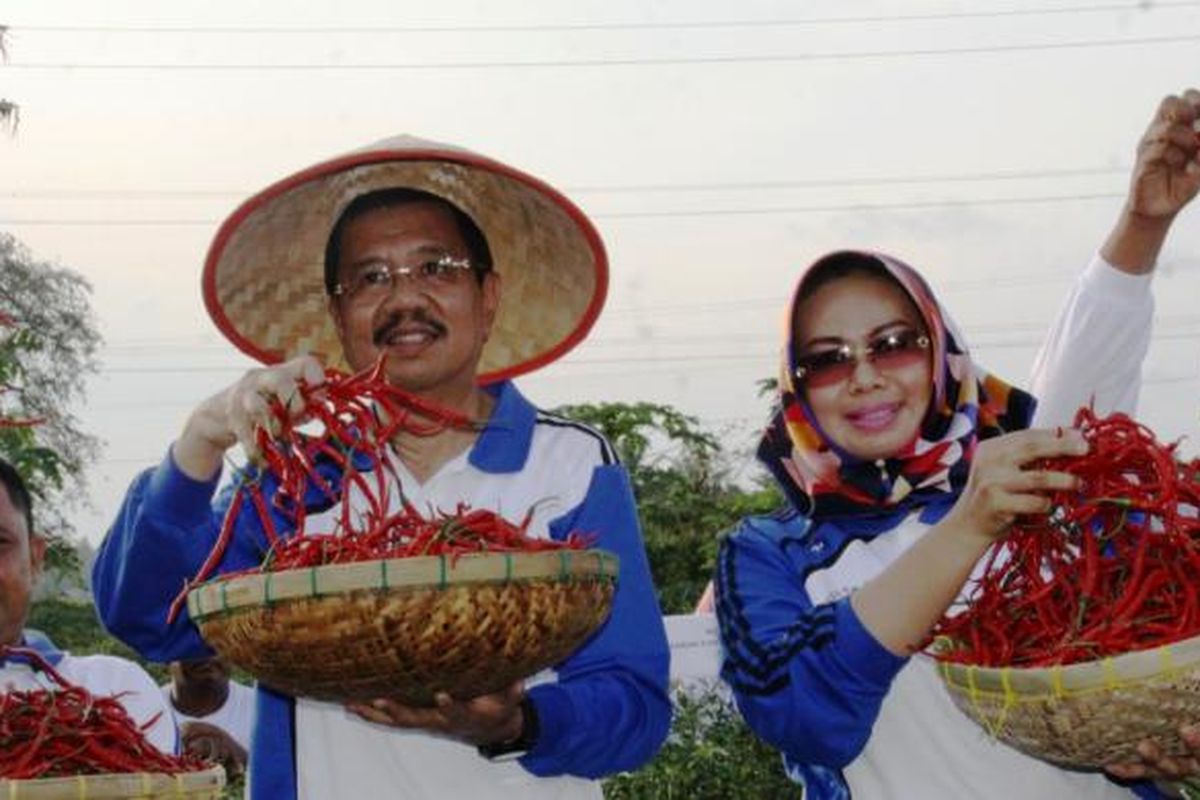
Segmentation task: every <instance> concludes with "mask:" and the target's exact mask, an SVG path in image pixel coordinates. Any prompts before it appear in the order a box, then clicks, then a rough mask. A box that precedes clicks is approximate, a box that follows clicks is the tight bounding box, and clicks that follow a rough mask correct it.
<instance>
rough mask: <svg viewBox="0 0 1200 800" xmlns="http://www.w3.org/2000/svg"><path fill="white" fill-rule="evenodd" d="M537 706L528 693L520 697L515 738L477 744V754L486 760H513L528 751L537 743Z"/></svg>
mask: <svg viewBox="0 0 1200 800" xmlns="http://www.w3.org/2000/svg"><path fill="white" fill-rule="evenodd" d="M539 727H540V726H539V725H538V713H537V706H535V705H534V704H533V701H532V700H530V699H529V695H525V696H524V697H522V698H521V732H520V733H519V734H517V738H515V739H512V740H510V741H507V742H493V743H492V744H481V745H479V748H478V749H479V755H481V756H483V757H484V758H486V759H487V760H488V761H513V760H515V759H518V758H520V757H521V756H523V755H525V754H526V753H528V752H529V751H530V750H532V749H533V746H534V744H536V743H537V738H538V732H539Z"/></svg>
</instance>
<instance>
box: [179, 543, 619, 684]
mask: <svg viewBox="0 0 1200 800" xmlns="http://www.w3.org/2000/svg"><path fill="white" fill-rule="evenodd" d="M618 569H619V562H618V559H617V557H616V556H615V555H613V554H612V553H609V552H606V551H604V550H555V551H543V552H537V553H481V554H469V555H462V556H459V557H457V558H453V557H449V556H421V557H416V558H404V559H389V560H384V561H364V562H359V563H351V564H337V565H329V566H323V567H313V568H310V569H301V570H289V571H286V572H278V573H269V572H268V573H261V574H253V575H240V576H236V577H232V578H226V579H218V580H216V581H210V582H209V583H206V584H203V585H202V586H199V587H197V588H196V589H194V590H192V591H191V592H190V593H189V594H188V611H189V612H190V614H191V617H192V619H193V620H194V621H195V622H196V624H197V625H198V626H199V628H200V632H201V634H202V635H203V636H204V638H205V640H206V641H207V642H208V643H209V644H210V645H211V646H212V647H213V648H214V649H215V650H217V651H218V652H219V653H221V654H222V655H223V656H225V657H227V658H228V659H229V660H230V661H232V662H233V663H234V664H237V665H238V666H239V667H242V668H243V669H245V670H246V671H248V672H250V673H251V674H253V675H254V676H255V677H256V678H257V679H258V680H259V681H261V682H262V683H263V684H265V685H267V686H270V687H272V688H274V689H276V690H279V691H282V692H285V693H287V694H291V695H296V696H304V697H312V698H316V699H318V700H328V701H334V702H346V701H350V700H368V699H374V698H378V697H391V698H395V699H397V700H400V701H401V702H404V703H405V704H407V705H412V706H429V705H432V704H433V697H434V694H435V693H436V692H443V691H444V692H448V693H449V694H450V695H451V696H452V697H455V698H458V699H467V698H471V697H475V696H478V695H481V694H486V693H489V692H495V691H499V690H501V689H503V688H505V687H507V686H509V685H510V684H512V683H513V682H514V681H517V680H520V679H522V678H526V677H529V676H530V675H533V674H534V673H536V672H538V671H540V670H542V669H544V668H546V667H548V666H551V665H553V664H556V663H558V662H559V661H561V660H563V659H564V658H566V657H567V656H568V655H570V654H571V653H572V652H574V651H575V650H576V649H577V648H578V647H579V646H580V645H581V644H582V643H583V642H584V640H585V639H587V637H588V636H590V635H591V634H592V632H594V631H595V630H596V629H597V628H598V627H600V625H601V624H602V623H603V622H604V620H605V619H607V617H608V613H609V609H610V606H611V604H612V596H613V592H614V590H615V583H616V578H617V572H618Z"/></svg>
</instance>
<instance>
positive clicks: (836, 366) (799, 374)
mask: <svg viewBox="0 0 1200 800" xmlns="http://www.w3.org/2000/svg"><path fill="white" fill-rule="evenodd" d="M928 349H929V335H928V334H926V333H924V332H923V331H917V330H910V329H903V330H896V331H889V332H887V333H883V334H880V335H879V336H876V337H874V338H873V339H871V340H870V341H868V342H867V344H866V347H859V346H857V345H852V344H850V343H849V342H843V343H842V344H841V345H839V346H837V347H834V348H831V349H828V350H819V351H817V352H815V353H809V354H807V355H803V356H800V357H799V358H797V359H796V361H797V366H796V372H795V375H796V379H797V380H799V381H801V382H802V383H804V384H805V385H806V386H831V385H833V384H835V383H841V382H842V381H844V380H846V379H847V378H849V377H850V375H851V374H853V372H854V369H855V367H856V366H858V362H859V360H860V359H863V358H865V359H867V360H868V361H870V362H871V363H872V364H873V365H874V366H875V368H876V369H879V370H892V369H899V368H900V367H906V366H910V365H912V364H915V363H916V362H917V361H918V360H919V359H920V358H922V357H924V352H925V351H926V350H928Z"/></svg>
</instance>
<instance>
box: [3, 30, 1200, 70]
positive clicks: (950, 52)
mask: <svg viewBox="0 0 1200 800" xmlns="http://www.w3.org/2000/svg"><path fill="white" fill-rule="evenodd" d="M1196 41H1200V34H1191V35H1174V36H1145V37H1136V38H1125V39H1081V40H1077V41H1067V42H1029V43H1025V44H998V45H977V46H971V47H949V48H919V49H914V50H860V51H851V52H841V53H836V52H831V53H799V54H792V55H770V54H761V55H733V56H679V57H667V58H578V59H542V60H530V61H445V62H441V63H429V62H424V61H413V62H391V63H383V62H377V63H358V64H334V63H324V64H314V63H291V64H284V63H281V64H248V63H243V64H238V63H226V64H218V63H208V64H204V63H194V64H180V63H159V64H146V63H142V64H138V63H125V64H122V63H85V62H25V63H23V62H12V63H9V64H8V65H7V66H6V68H7V69H20V70H98V71H108V72H130V71H147V70H161V71H164V72H200V71H211V72H259V71H271V72H281V71H296V72H359V71H384V70H422V71H433V70H470V69H530V68H568V67H642V66H689V65H719V64H794V63H804V62H813V61H855V60H869V59H887V58H918V57H926V56H957V55H975V54H984V53H1011V52H1030V51H1056V50H1079V49H1086V48H1102V47H1141V46H1145V45H1164V44H1180V43H1185V42H1196Z"/></svg>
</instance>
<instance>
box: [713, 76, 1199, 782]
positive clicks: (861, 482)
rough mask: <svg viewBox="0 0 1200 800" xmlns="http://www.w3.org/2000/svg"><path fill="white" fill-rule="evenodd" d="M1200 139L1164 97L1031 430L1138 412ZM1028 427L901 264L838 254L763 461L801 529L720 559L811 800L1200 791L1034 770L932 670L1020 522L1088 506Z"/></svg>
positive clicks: (1134, 768)
mask: <svg viewBox="0 0 1200 800" xmlns="http://www.w3.org/2000/svg"><path fill="white" fill-rule="evenodd" d="M1198 117H1200V92H1196V91H1195V90H1189V91H1188V92H1186V93H1185V94H1183V95H1182V96H1178V97H1168V98H1167V99H1166V100H1164V101H1163V103H1162V105H1161V106H1160V108H1159V110H1158V113H1157V114H1156V116H1155V119H1154V121H1153V122H1152V123H1151V125H1150V127H1149V128H1148V130H1147V132H1146V134H1145V136H1144V137H1143V139H1142V142H1141V144H1140V146H1139V152H1138V160H1137V164H1136V166H1135V169H1134V175H1133V180H1132V183H1131V188H1130V192H1129V198H1128V200H1127V202H1126V205H1125V208H1124V209H1123V211H1122V214H1121V216H1120V218H1119V220H1118V223H1117V225H1116V227H1115V228H1114V230H1113V233H1112V234H1111V235H1110V237H1109V239H1108V240H1107V241H1106V242H1105V244H1104V246H1103V247H1102V248H1101V251H1100V253H1099V255H1098V256H1097V257H1096V258H1094V259H1093V261H1092V263H1091V264H1089V265H1088V267H1087V268H1086V269H1085V271H1084V272H1083V274H1082V275H1081V277H1080V278H1079V281H1078V282H1077V284H1076V285H1075V287H1074V289H1073V290H1072V292H1071V294H1070V296H1069V297H1068V300H1067V303H1066V305H1065V307H1064V309H1063V311H1062V314H1061V315H1060V318H1059V320H1058V322H1057V323H1056V325H1055V327H1054V328H1053V329H1052V331H1051V335H1050V337H1049V339H1048V341H1047V344H1046V345H1045V346H1044V348H1043V350H1042V352H1041V353H1040V354H1039V356H1038V359H1037V361H1036V364H1035V374H1034V378H1033V384H1032V385H1033V389H1034V395H1036V396H1038V397H1040V398H1042V399H1043V401H1044V402H1043V404H1042V406H1041V412H1040V416H1038V417H1037V418H1036V424H1037V425H1039V426H1048V425H1062V424H1065V423H1069V422H1070V418H1071V415H1072V414H1073V412H1074V410H1075V409H1076V408H1078V406H1080V405H1082V404H1085V403H1087V402H1089V401H1091V402H1093V403H1094V405H1095V408H1096V410H1097V411H1098V412H1100V413H1108V412H1112V411H1117V410H1124V411H1131V410H1132V408H1133V407H1134V405H1135V404H1136V400H1137V391H1138V386H1139V384H1140V373H1141V362H1142V359H1143V357H1144V355H1145V353H1146V351H1147V349H1148V347H1149V342H1150V323H1151V317H1152V313H1153V301H1152V297H1151V295H1150V290H1149V281H1150V273H1151V272H1152V270H1153V266H1154V263H1155V260H1156V258H1157V254H1158V251H1159V248H1160V247H1161V245H1162V243H1163V241H1164V240H1165V237H1166V233H1167V230H1168V229H1169V227H1170V224H1171V222H1172V221H1173V219H1174V217H1175V215H1176V214H1177V213H1178V212H1179V211H1180V210H1181V209H1182V208H1183V207H1184V206H1185V205H1186V204H1187V203H1188V202H1189V201H1190V200H1191V199H1192V198H1193V197H1194V196H1195V195H1196V193H1197V190H1198V189H1200V156H1198V154H1197V134H1196V132H1195V130H1194V125H1195V123H1196V121H1197V118H1198ZM1034 409H1035V401H1034V398H1033V396H1031V395H1030V394H1026V393H1025V392H1023V391H1021V390H1019V389H1015V388H1013V387H1011V386H1009V385H1007V384H1006V383H1004V382H1003V381H1001V380H1000V379H998V378H996V377H995V376H993V375H991V374H989V373H988V372H987V371H986V370H984V369H983V368H982V367H980V366H979V365H978V364H976V363H975V361H974V360H973V359H972V358H971V354H970V351H969V350H968V348H967V346H966V343H965V341H964V339H963V337H962V335H961V333H960V332H959V331H958V329H957V328H956V327H955V325H954V324H953V322H952V321H951V319H950V317H949V315H948V314H947V313H946V311H945V309H944V308H943V307H942V306H941V304H940V303H938V301H937V299H936V298H935V297H934V295H933V293H932V292H931V291H930V289H929V286H928V285H927V284H926V282H925V281H924V280H923V279H922V278H921V277H920V275H919V274H918V273H917V272H916V271H915V270H913V269H912V268H911V267H909V266H907V265H906V264H904V263H902V262H901V261H899V260H898V259H895V258H892V257H890V256H887V255H883V254H879V253H870V252H859V251H842V252H837V253H833V254H830V255H828V256H825V257H824V258H822V259H820V260H818V261H817V262H816V263H815V264H813V265H812V267H810V268H809V269H808V270H807V271H806V272H805V273H804V275H803V276H802V277H801V279H800V281H799V283H798V285H797V288H796V292H795V294H794V296H793V298H792V302H791V305H790V306H789V318H788V327H787V341H786V342H785V347H784V352H783V368H782V372H781V381H780V393H779V403H778V407H777V409H776V411H775V413H774V416H773V418H772V421H771V423H770V424H769V426H768V428H767V430H766V432H765V434H764V436H763V438H762V441H761V444H760V446H759V458H760V459H761V460H762V461H763V462H764V464H766V466H767V467H768V468H769V469H770V471H771V472H772V474H773V475H774V477H775V478H776V480H777V482H778V483H779V485H780V486H781V487H782V489H783V491H784V493H785V496H786V497H787V499H788V501H789V505H788V507H787V508H785V509H784V510H782V511H781V512H779V513H777V514H775V515H773V516H770V517H756V518H749V519H746V520H744V521H743V522H742V523H741V525H740V526H739V527H738V529H737V530H736V531H735V532H734V533H733V534H732V535H731V536H730V537H728V538H727V539H726V540H725V542H724V543H723V545H722V548H721V552H720V555H719V557H718V564H717V575H716V610H717V614H718V616H719V618H720V627H721V638H722V645H723V650H724V662H723V665H722V677H723V678H724V679H725V681H726V682H728V683H729V685H730V686H731V687H732V689H733V692H734V697H735V699H736V702H737V704H738V707H739V709H740V710H741V712H742V714H743V715H744V716H745V718H746V720H747V722H748V723H749V724H750V726H751V728H753V729H754V730H755V732H756V733H758V735H759V736H761V737H762V738H763V739H765V740H766V741H768V742H770V743H771V744H773V745H774V746H775V747H777V748H779V749H780V750H781V751H782V753H783V756H784V762H785V765H786V767H787V769H788V771H789V774H790V775H791V776H792V777H793V778H794V779H795V780H797V781H798V782H800V783H802V784H803V785H804V795H805V798H806V800H826V798H848V797H855V798H871V799H872V800H875V799H876V798H912V797H921V798H939V799H940V798H946V799H947V800H949V798H955V799H957V798H964V797H972V798H992V797H995V798H1001V797H1004V798H1009V797H1021V798H1046V799H1047V800H1048V799H1049V798H1056V799H1057V798H1063V797H1088V798H1129V797H1131V796H1134V795H1138V796H1145V797H1153V796H1156V794H1155V792H1156V789H1155V786H1154V785H1153V784H1151V783H1150V782H1149V781H1146V780H1136V779H1141V778H1146V777H1177V776H1179V775H1182V774H1186V773H1190V772H1193V771H1195V769H1196V763H1195V759H1191V758H1187V759H1175V760H1172V759H1160V758H1156V757H1154V756H1155V755H1156V754H1154V753H1153V752H1151V751H1147V753H1148V756H1149V757H1147V758H1145V759H1144V760H1143V761H1142V762H1140V763H1137V764H1122V765H1111V766H1110V767H1109V768H1108V770H1107V772H1077V771H1071V770H1065V769H1062V768H1060V767H1057V766H1054V765H1051V764H1049V763H1046V762H1042V761H1039V760H1037V759H1034V758H1032V757H1029V756H1026V755H1023V754H1021V753H1019V752H1018V751H1016V750H1012V749H1009V748H1007V747H1005V746H1004V745H1001V744H999V743H997V742H995V741H993V740H991V739H989V738H988V737H987V735H986V733H985V732H984V731H983V730H982V729H979V728H977V727H976V726H975V725H974V723H972V722H970V721H969V720H968V719H967V718H966V717H965V716H964V715H963V714H961V713H960V712H959V711H958V710H957V709H955V707H954V706H953V703H952V701H951V699H950V697H949V696H948V694H947V693H946V692H945V691H944V689H942V688H941V685H940V681H939V679H938V677H937V675H936V672H935V670H934V667H933V664H932V662H931V660H930V659H929V658H927V657H924V656H921V655H916V651H917V649H918V648H919V647H920V645H921V643H922V642H923V641H925V640H926V639H927V637H928V635H929V632H930V630H931V629H932V627H933V625H934V624H935V623H936V622H937V620H938V619H939V618H940V617H941V616H942V614H943V613H944V612H945V611H946V609H947V608H948V607H949V605H950V604H951V603H952V602H953V601H954V600H955V598H956V597H957V596H958V594H959V593H960V591H961V590H962V588H963V585H964V583H965V582H966V581H967V579H968V578H969V576H970V575H971V572H972V570H973V569H974V568H975V567H976V564H977V562H978V561H979V559H980V557H981V556H982V555H983V553H984V552H985V551H986V549H987V548H988V546H989V545H990V544H991V543H992V542H994V541H995V540H997V539H999V538H1002V537H1003V536H1005V535H1006V534H1007V532H1008V529H1009V526H1010V525H1011V523H1012V521H1013V520H1014V519H1015V517H1016V515H1018V514H1023V513H1038V512H1045V511H1046V510H1048V507H1049V500H1048V498H1047V495H1046V493H1047V492H1048V491H1052V490H1056V489H1070V488H1073V487H1074V486H1075V480H1076V479H1075V478H1074V477H1072V476H1070V475H1068V474H1066V473H1061V472H1054V471H1048V470H1044V469H1041V468H1039V467H1037V466H1036V462H1038V461H1039V460H1040V459H1043V458H1047V457H1053V456H1061V455H1081V454H1083V453H1085V452H1086V451H1087V445H1086V443H1085V441H1084V439H1083V437H1082V435H1081V434H1080V433H1079V432H1078V431H1075V430H1070V429H1067V430H1063V429H1061V428H1058V429H1051V428H1046V427H1035V428H1031V427H1030V425H1031V424H1035V417H1034ZM1189 735H1190V734H1189ZM1195 741H1196V742H1197V743H1198V744H1200V739H1197V740H1195ZM1197 750H1198V751H1200V748H1197Z"/></svg>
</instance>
